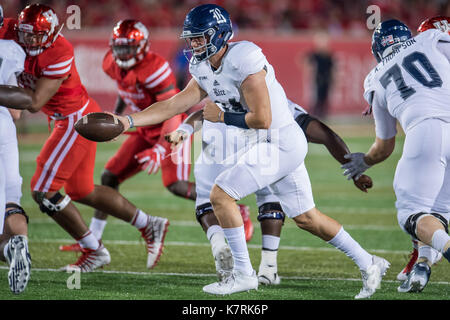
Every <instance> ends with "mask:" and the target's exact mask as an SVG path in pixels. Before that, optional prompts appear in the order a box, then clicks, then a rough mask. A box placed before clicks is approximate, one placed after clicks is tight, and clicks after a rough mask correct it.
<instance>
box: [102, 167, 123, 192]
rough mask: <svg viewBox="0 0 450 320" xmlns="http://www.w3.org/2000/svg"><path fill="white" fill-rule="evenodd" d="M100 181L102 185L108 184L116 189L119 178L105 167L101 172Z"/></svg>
mask: <svg viewBox="0 0 450 320" xmlns="http://www.w3.org/2000/svg"><path fill="white" fill-rule="evenodd" d="M101 182H102V185H103V186H108V187H111V188H114V189H117V188H118V187H119V184H120V182H119V178H117V176H116V175H115V174H113V173H112V172H111V171H109V170H107V169H105V170H103V172H102V177H101Z"/></svg>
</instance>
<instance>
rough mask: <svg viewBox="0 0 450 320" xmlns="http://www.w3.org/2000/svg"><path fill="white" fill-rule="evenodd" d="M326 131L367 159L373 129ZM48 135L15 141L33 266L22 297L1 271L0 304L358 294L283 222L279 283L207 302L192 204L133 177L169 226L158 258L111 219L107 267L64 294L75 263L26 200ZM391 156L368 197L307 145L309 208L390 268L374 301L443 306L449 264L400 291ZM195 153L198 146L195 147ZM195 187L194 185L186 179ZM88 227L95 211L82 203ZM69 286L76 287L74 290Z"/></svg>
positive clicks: (101, 151)
mask: <svg viewBox="0 0 450 320" xmlns="http://www.w3.org/2000/svg"><path fill="white" fill-rule="evenodd" d="M331 126H332V127H333V128H334V129H335V130H336V131H337V132H338V133H339V134H341V135H342V137H343V138H344V140H345V141H346V142H347V144H348V145H349V147H350V149H351V150H352V151H366V150H367V149H368V148H369V147H370V145H371V143H372V141H373V128H372V127H371V126H370V125H369V126H367V125H366V126H363V127H360V126H344V125H340V124H336V126H333V124H331ZM43 138H45V134H44V135H42V134H27V135H22V136H21V137H20V141H19V143H20V161H21V162H20V164H21V173H22V176H23V179H24V183H23V193H24V196H23V198H22V204H23V207H24V208H25V209H26V211H27V213H28V214H29V216H30V224H29V238H30V251H31V255H32V259H33V269H32V276H31V280H30V282H29V284H28V287H27V289H26V291H25V292H24V293H23V294H21V295H20V296H14V295H12V294H11V292H10V290H9V287H8V282H7V276H6V275H7V267H6V264H2V267H1V268H0V283H2V285H0V299H18V300H20V299H46V300H54V299H55V300H59V299H64V300H72V299H77V300H78V299H84V300H92V299H113V300H115V299H126V300H128V299H130V300H131V299H132V300H143V299H147V300H154V299H155V300H208V299H221V300H222V299H225V300H226V299H232V300H241V299H242V300H257V299H261V300H347V299H350V300H351V299H353V297H354V296H355V294H357V293H358V292H359V290H360V288H361V278H360V273H359V270H358V269H357V267H356V265H355V264H354V263H353V262H352V261H351V260H350V259H349V258H347V257H346V256H345V255H344V254H343V253H341V252H339V251H338V250H336V249H334V248H333V247H332V246H330V245H328V244H326V243H324V242H323V241H321V240H320V239H318V238H315V237H313V236H312V235H310V234H309V233H307V232H305V231H302V230H300V229H298V228H297V227H295V225H294V224H293V223H292V221H286V223H285V227H284V228H283V231H282V238H281V247H280V250H279V253H278V270H279V274H280V276H281V279H282V281H281V284H280V285H278V286H274V287H266V286H260V288H259V289H258V291H252V292H249V293H247V292H244V293H239V294H234V295H232V296H227V297H219V298H218V297H215V296H210V295H207V294H205V293H203V292H202V287H203V286H204V285H206V284H209V283H211V282H213V281H215V275H214V274H215V268H214V262H213V258H212V256H211V250H210V247H209V242H208V241H207V239H206V237H205V235H204V233H203V231H202V229H201V227H200V226H199V225H198V223H197V222H196V220H195V215H194V203H193V202H191V201H188V200H185V199H181V198H178V197H175V196H173V195H171V194H170V193H169V192H168V191H167V190H165V189H164V188H163V187H162V183H161V176H160V173H158V174H157V175H156V176H147V175H146V174H143V173H141V174H139V175H137V176H135V177H134V178H132V179H130V180H128V181H126V182H125V183H124V184H123V185H122V187H121V191H122V193H123V194H124V195H125V196H126V197H127V198H128V199H129V200H131V201H132V202H133V203H135V204H136V205H137V206H138V207H140V208H141V209H143V210H144V211H146V212H147V213H149V214H151V215H158V216H165V217H168V218H169V220H170V223H171V225H170V227H169V232H168V234H167V237H166V243H165V249H164V253H163V255H162V257H161V260H160V262H159V264H158V265H157V266H156V267H155V268H154V269H153V270H151V271H149V270H147V269H146V267H145V266H146V250H145V246H144V242H143V240H142V239H141V238H140V234H139V232H138V231H137V230H136V229H135V228H134V227H131V226H130V225H128V224H126V223H124V222H122V221H119V220H117V219H115V218H109V220H108V221H109V223H108V224H107V226H106V229H105V233H104V238H103V240H104V243H105V245H106V246H107V248H108V250H109V251H110V253H111V258H112V262H111V264H110V265H109V266H107V267H105V268H104V269H103V270H100V271H97V272H93V273H90V274H81V279H80V283H79V284H80V286H79V287H80V288H79V289H76V288H75V289H69V288H68V280H69V284H70V283H72V282H71V281H70V280H71V278H70V277H71V276H72V274H68V273H64V272H58V271H57V269H58V268H60V267H62V266H64V265H66V264H68V263H73V262H75V260H76V258H77V255H76V254H75V253H71V252H60V251H58V246H59V245H61V244H69V243H71V242H72V240H71V239H70V237H69V235H68V234H66V233H65V232H64V231H63V230H62V229H61V228H60V227H59V226H57V225H56V223H54V222H53V220H51V219H50V218H48V217H47V216H46V215H45V214H42V213H41V212H40V211H39V210H38V208H37V206H36V205H35V204H34V202H33V201H32V200H31V198H30V194H29V182H30V178H31V176H32V174H33V172H34V169H35V158H36V156H37V154H38V152H39V150H40V146H41V144H42V142H43ZM121 141H123V140H119V141H117V142H113V143H101V144H99V145H98V153H97V165H96V172H95V180H96V181H97V182H98V181H100V173H101V171H102V167H103V165H104V163H105V162H106V161H107V159H108V158H109V157H110V156H111V155H113V153H114V152H115V150H116V149H117V148H118V146H119V144H120V142H121ZM397 142H398V143H397V146H396V149H395V151H394V154H393V155H392V156H391V158H390V159H388V161H386V162H385V163H382V164H380V165H378V166H377V167H375V168H371V169H370V170H368V175H370V176H372V178H373V180H374V187H373V189H372V190H371V191H370V192H369V193H368V194H365V193H363V192H361V191H359V190H357V189H356V188H355V187H354V186H353V183H352V182H348V181H346V180H345V178H344V177H343V176H342V170H341V169H340V166H339V164H338V163H337V162H336V161H335V160H334V159H333V158H332V157H331V156H330V155H329V154H328V152H327V151H326V149H325V148H324V147H323V146H318V145H311V144H310V149H309V153H308V156H307V159H306V165H307V168H308V170H309V174H310V178H311V182H312V187H313V192H314V197H315V202H316V205H317V207H318V208H319V209H320V210H321V211H323V212H324V213H326V214H327V215H329V216H331V217H333V218H335V219H337V220H338V221H340V222H341V223H342V224H343V225H344V227H345V229H346V230H347V231H348V232H349V233H350V234H351V235H352V236H353V237H354V238H355V239H356V240H357V241H359V242H360V243H361V245H362V246H363V247H364V248H366V249H367V250H368V251H369V252H371V253H373V254H377V255H379V256H382V257H384V258H386V259H387V260H389V261H390V262H391V268H390V269H389V270H388V273H387V275H386V276H385V278H384V280H383V282H382V286H381V289H379V290H378V291H377V292H376V293H375V295H374V296H373V297H372V299H373V300H375V299H381V300H419V299H420V300H422V299H423V300H428V299H430V300H431V299H438V300H448V299H449V298H450V290H449V284H450V275H449V273H448V270H449V269H448V263H447V262H446V261H445V260H444V261H440V262H439V263H438V264H437V265H436V266H434V267H433V272H432V276H431V280H430V283H429V284H428V286H427V287H426V289H425V290H424V291H423V292H422V293H420V294H400V293H397V286H398V285H399V283H398V282H397V281H396V280H395V277H396V275H397V273H398V272H399V271H400V270H401V269H402V268H403V267H404V265H405V263H406V261H407V260H408V253H409V252H410V249H411V241H410V239H409V237H408V236H407V235H406V234H405V233H403V231H401V230H400V228H399V226H398V225H397V219H396V213H395V209H394V201H395V196H394V193H393V190H392V179H393V176H394V168H395V164H396V161H397V160H398V158H399V156H400V153H401V148H402V142H403V139H402V138H401V137H400V138H399V139H398V140H397ZM196 145H197V146H198V145H199V143H198V141H197V142H196ZM191 179H193V177H192V174H191ZM243 202H244V203H246V204H248V205H250V206H251V210H252V212H251V214H252V220H253V222H254V224H255V234H254V237H253V239H252V240H251V241H250V242H249V244H248V246H249V251H250V255H251V259H252V263H253V266H254V268H255V269H256V270H257V269H258V266H259V262H260V244H261V232H260V228H259V226H258V223H257V221H256V209H257V208H256V205H255V203H254V197H253V196H250V197H248V198H246V199H244V200H243ZM78 207H79V208H80V210H81V212H82V215H83V217H84V218H85V221H86V222H87V224H89V222H90V218H91V216H92V214H93V210H92V209H90V208H88V207H85V206H82V205H79V206H78ZM72 284H73V283H72Z"/></svg>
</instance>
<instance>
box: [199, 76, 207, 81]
mask: <svg viewBox="0 0 450 320" xmlns="http://www.w3.org/2000/svg"><path fill="white" fill-rule="evenodd" d="M207 79H208V77H207V76H199V77H198V80H200V81H201V80H207Z"/></svg>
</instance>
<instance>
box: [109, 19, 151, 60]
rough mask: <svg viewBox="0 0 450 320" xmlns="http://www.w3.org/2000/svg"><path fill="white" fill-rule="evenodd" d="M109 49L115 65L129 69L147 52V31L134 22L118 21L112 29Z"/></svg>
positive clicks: (140, 24)
mask: <svg viewBox="0 0 450 320" xmlns="http://www.w3.org/2000/svg"><path fill="white" fill-rule="evenodd" d="M110 47H111V51H112V54H113V56H114V60H115V61H116V63H117V65H118V66H119V67H120V68H122V69H129V68H131V67H133V66H135V65H136V64H137V63H138V62H140V61H141V60H142V59H143V58H144V56H145V54H146V53H147V52H148V49H149V44H148V30H147V28H146V27H145V26H144V25H143V24H142V23H141V22H139V21H136V20H122V21H119V22H118V23H117V24H116V26H115V27H114V30H113V34H112V37H111V40H110Z"/></svg>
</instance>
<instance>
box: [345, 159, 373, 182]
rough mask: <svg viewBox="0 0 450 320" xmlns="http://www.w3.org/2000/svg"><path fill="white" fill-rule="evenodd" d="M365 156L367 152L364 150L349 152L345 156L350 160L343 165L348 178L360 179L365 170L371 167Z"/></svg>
mask: <svg viewBox="0 0 450 320" xmlns="http://www.w3.org/2000/svg"><path fill="white" fill-rule="evenodd" d="M364 156H365V154H364V153H362V152H355V153H349V154H346V155H345V156H344V158H345V159H349V160H350V161H349V162H347V163H344V164H343V165H342V166H341V168H342V169H345V171H344V176H347V180H350V179H352V178H355V179H356V180H358V179H359V178H360V177H361V176H362V174H363V173H364V171H366V170H367V169H369V168H370V166H369V165H368V164H367V163H366V162H365V161H364Z"/></svg>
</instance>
